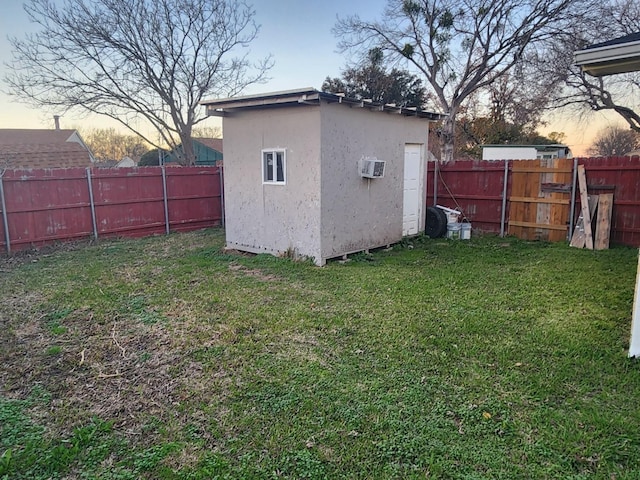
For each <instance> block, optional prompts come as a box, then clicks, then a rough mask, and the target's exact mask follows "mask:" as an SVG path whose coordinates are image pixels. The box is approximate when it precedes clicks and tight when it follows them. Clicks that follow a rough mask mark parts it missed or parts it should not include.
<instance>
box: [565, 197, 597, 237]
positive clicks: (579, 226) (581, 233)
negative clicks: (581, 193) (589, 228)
mask: <svg viewBox="0 0 640 480" xmlns="http://www.w3.org/2000/svg"><path fill="white" fill-rule="evenodd" d="M587 203H588V204H589V211H590V213H591V215H593V213H595V211H596V208H597V207H598V195H589V196H588V200H587ZM592 218H593V217H592ZM586 243H587V236H586V233H585V230H584V217H583V213H582V211H581V212H580V216H579V217H578V221H577V222H576V228H575V230H574V231H573V235H572V237H571V243H570V244H569V245H570V246H572V247H576V248H584V247H585V245H586Z"/></svg>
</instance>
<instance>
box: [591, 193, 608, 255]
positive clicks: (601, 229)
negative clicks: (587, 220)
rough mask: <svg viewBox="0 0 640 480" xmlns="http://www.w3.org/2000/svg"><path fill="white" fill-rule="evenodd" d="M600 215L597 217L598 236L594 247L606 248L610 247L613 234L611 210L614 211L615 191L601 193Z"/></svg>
mask: <svg viewBox="0 0 640 480" xmlns="http://www.w3.org/2000/svg"><path fill="white" fill-rule="evenodd" d="M599 197H600V201H599V202H598V216H597V219H596V238H595V242H594V248H595V249H596V250H606V249H608V248H609V237H610V235H611V212H612V211H613V193H604V194H601V195H599Z"/></svg>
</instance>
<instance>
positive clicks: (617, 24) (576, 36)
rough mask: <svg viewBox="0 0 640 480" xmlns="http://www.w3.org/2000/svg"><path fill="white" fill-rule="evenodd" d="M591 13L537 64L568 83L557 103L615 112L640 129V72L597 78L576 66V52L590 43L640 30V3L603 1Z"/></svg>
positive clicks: (634, 1) (549, 75) (547, 74)
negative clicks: (574, 55)
mask: <svg viewBox="0 0 640 480" xmlns="http://www.w3.org/2000/svg"><path fill="white" fill-rule="evenodd" d="M589 13H590V14H589V16H586V17H585V18H583V21H581V22H575V23H573V24H572V25H571V26H570V27H569V30H568V33H570V35H566V36H564V37H563V38H562V41H561V42H556V43H554V44H550V45H549V48H548V49H547V51H546V54H545V56H544V58H539V59H538V61H537V62H536V64H537V66H538V67H539V70H540V72H541V74H542V75H543V76H544V77H546V78H549V79H551V78H554V77H555V78H557V79H558V80H559V81H561V82H563V83H564V84H565V88H564V89H562V91H561V92H560V94H559V95H557V96H556V97H555V100H554V104H555V105H556V106H559V107H566V106H570V107H571V106H573V107H576V108H577V109H578V110H580V111H582V112H589V111H591V112H599V111H612V112H615V113H617V114H618V115H620V116H621V117H622V118H623V119H624V120H625V122H626V123H627V124H628V125H629V127H630V128H631V129H633V130H635V131H636V132H640V73H638V72H635V73H625V74H618V75H610V76H606V77H593V76H591V75H589V74H587V73H584V72H582V71H581V70H580V68H579V67H577V66H576V65H574V57H573V54H574V51H576V50H580V49H583V48H585V47H587V46H589V45H592V44H598V43H601V42H604V41H608V40H612V39H614V38H618V37H623V36H626V35H629V34H633V33H637V32H640V3H638V2H637V0H602V1H601V2H599V3H598V5H597V6H595V7H593V8H592V9H591V10H590V12H589Z"/></svg>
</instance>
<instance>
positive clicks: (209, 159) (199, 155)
mask: <svg viewBox="0 0 640 480" xmlns="http://www.w3.org/2000/svg"><path fill="white" fill-rule="evenodd" d="M193 149H194V153H195V155H196V165H202V166H205V165H210V166H212V165H213V166H215V165H218V164H219V163H220V162H222V139H221V138H201V137H199V138H194V139H193ZM181 150H182V144H180V145H178V146H177V147H176V148H175V149H173V150H172V151H170V152H166V153H165V155H164V160H163V161H164V163H165V164H170V163H175V162H177V161H178V156H179V154H180V153H181Z"/></svg>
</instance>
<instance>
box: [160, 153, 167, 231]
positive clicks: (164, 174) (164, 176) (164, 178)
mask: <svg viewBox="0 0 640 480" xmlns="http://www.w3.org/2000/svg"><path fill="white" fill-rule="evenodd" d="M160 168H161V169H162V198H163V199H164V225H165V232H166V234H167V235H169V199H168V198H167V172H166V171H165V166H164V165H162V166H161V167H160Z"/></svg>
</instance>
